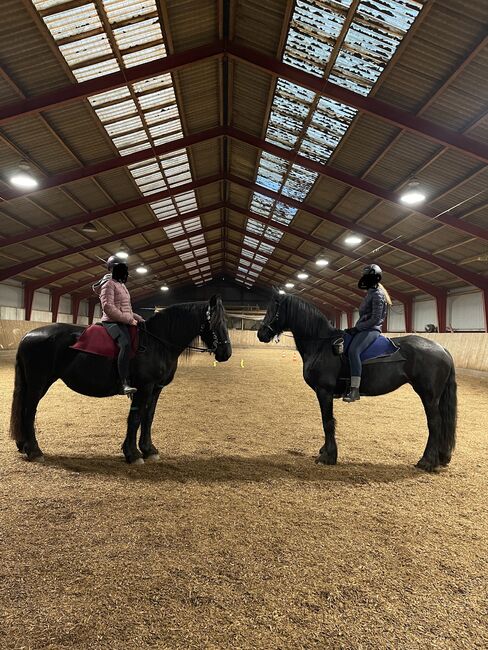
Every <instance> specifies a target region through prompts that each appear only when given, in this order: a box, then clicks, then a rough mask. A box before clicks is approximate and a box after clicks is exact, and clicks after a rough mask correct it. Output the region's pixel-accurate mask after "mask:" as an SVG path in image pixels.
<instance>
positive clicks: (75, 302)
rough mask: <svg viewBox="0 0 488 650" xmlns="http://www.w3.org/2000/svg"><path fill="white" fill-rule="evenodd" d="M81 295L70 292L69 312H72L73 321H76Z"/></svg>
mask: <svg viewBox="0 0 488 650" xmlns="http://www.w3.org/2000/svg"><path fill="white" fill-rule="evenodd" d="M80 302H81V296H80V295H79V294H77V293H72V294H71V313H72V314H73V323H74V324H75V325H76V323H77V322H78V313H79V311H80Z"/></svg>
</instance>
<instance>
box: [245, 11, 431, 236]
mask: <svg viewBox="0 0 488 650" xmlns="http://www.w3.org/2000/svg"><path fill="white" fill-rule="evenodd" d="M351 4H352V1H351V0H296V3H295V8H294V12H293V16H292V19H291V23H290V29H289V33H288V36H287V41H286V44H285V48H284V54H283V61H284V62H285V63H287V64H289V65H292V66H295V67H297V68H300V69H302V70H305V71H306V72H309V73H311V74H313V75H316V76H318V77H322V78H323V77H324V74H325V72H326V69H327V66H328V65H329V59H330V54H331V53H332V51H333V50H334V49H337V47H336V44H337V39H338V37H339V35H340V34H341V32H342V31H343V26H344V24H345V23H344V21H345V19H346V16H347V14H348V10H349V8H350V7H351ZM421 8H422V3H421V2H419V1H417V0H362V1H361V2H360V3H359V5H358V7H357V9H356V11H355V13H354V15H353V20H352V21H351V24H350V25H349V28H348V30H347V32H346V33H345V36H344V40H343V42H342V43H341V44H340V48H339V51H338V53H337V59H336V61H335V62H334V65H333V67H332V70H331V72H330V75H329V81H331V82H333V83H336V84H338V85H340V86H343V87H345V88H349V89H351V90H353V91H354V92H356V93H359V94H362V95H368V94H369V92H370V90H371V89H372V88H373V86H374V84H375V83H376V81H377V80H378V78H379V77H380V75H381V73H382V72H383V70H384V68H385V66H386V65H387V64H388V62H389V61H390V59H391V57H392V56H393V54H394V53H395V51H396V49H397V47H398V45H399V44H400V42H401V40H402V38H403V36H404V35H405V33H406V32H407V31H408V29H410V27H411V25H412V24H413V22H414V20H415V18H416V17H417V15H418V13H419V11H420V10H421ZM312 107H313V112H312ZM356 114H357V111H356V109H354V108H351V107H349V106H346V105H344V104H341V103H339V102H336V101H334V100H331V99H328V98H325V97H318V96H317V95H315V94H314V93H313V92H312V91H310V90H307V89H306V88H303V87H300V86H297V85H296V84H292V83H290V82H287V81H285V80H283V79H278V81H277V84H276V90H275V96H274V98H273V102H272V105H271V111H270V116H269V122H268V128H267V132H266V136H265V137H266V140H267V141H269V142H272V143H274V144H276V145H278V146H281V147H283V148H284V149H288V150H289V149H294V148H298V150H299V153H300V154H301V155H304V156H306V157H307V158H309V159H311V160H317V161H319V162H321V163H326V162H327V161H328V160H329V158H330V157H331V155H332V154H333V153H334V151H335V150H336V148H337V146H338V145H339V143H340V142H341V140H342V138H343V137H344V134H345V133H346V131H347V129H348V127H349V125H350V124H351V122H352V120H353V119H354V117H355V115H356ZM274 158H276V157H274ZM278 160H279V162H275V161H274V160H271V159H270V158H269V157H268V156H267V154H265V153H263V154H262V155H261V159H260V162H259V169H258V172H257V175H256V183H257V184H258V185H262V186H263V187H266V188H268V189H269V190H272V191H273V192H276V193H278V194H282V195H283V196H284V197H285V196H289V197H291V198H293V199H294V200H296V201H303V200H304V199H305V197H306V196H307V195H308V194H309V192H310V190H311V188H312V187H313V185H314V183H315V181H316V179H317V178H318V175H317V174H315V173H313V172H310V171H308V170H305V169H303V167H301V166H299V165H296V164H290V163H289V162H287V161H285V160H284V159H281V160H280V159H279V158H278ZM251 210H252V211H254V212H256V213H258V214H261V215H263V216H265V217H267V218H268V217H270V216H271V220H272V221H274V222H277V223H282V224H288V223H290V222H291V221H292V220H293V218H294V216H295V214H296V212H297V209H296V208H291V207H289V206H286V205H284V204H283V203H281V202H280V201H277V202H276V204H275V201H273V200H271V199H267V198H264V197H263V196H262V195H260V194H259V192H257V193H254V194H253V197H252V200H251ZM250 222H251V220H250V219H248V222H247V230H249V231H251V232H252V231H253V232H255V233H256V234H261V233H262V228H260V227H259V226H256V223H250ZM282 234H283V233H282V232H281V231H279V230H277V229H274V230H273V229H272V227H268V228H266V236H269V237H270V238H271V239H273V240H274V241H279V239H280V238H281V236H282Z"/></svg>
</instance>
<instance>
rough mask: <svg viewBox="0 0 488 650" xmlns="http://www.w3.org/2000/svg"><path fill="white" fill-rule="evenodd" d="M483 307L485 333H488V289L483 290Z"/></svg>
mask: <svg viewBox="0 0 488 650" xmlns="http://www.w3.org/2000/svg"><path fill="white" fill-rule="evenodd" d="M483 306H484V312H485V332H488V289H484V290H483Z"/></svg>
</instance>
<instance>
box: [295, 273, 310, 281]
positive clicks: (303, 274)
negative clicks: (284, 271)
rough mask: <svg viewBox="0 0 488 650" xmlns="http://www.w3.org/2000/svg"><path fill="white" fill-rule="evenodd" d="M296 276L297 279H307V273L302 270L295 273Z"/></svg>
mask: <svg viewBox="0 0 488 650" xmlns="http://www.w3.org/2000/svg"><path fill="white" fill-rule="evenodd" d="M297 278H298V279H299V280H307V279H308V273H305V272H304V271H300V273H297Z"/></svg>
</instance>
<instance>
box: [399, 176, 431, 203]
mask: <svg viewBox="0 0 488 650" xmlns="http://www.w3.org/2000/svg"><path fill="white" fill-rule="evenodd" d="M426 198H427V197H426V194H425V192H424V191H423V189H422V186H421V185H420V183H419V181H418V180H417V179H416V178H413V179H412V180H411V181H410V182H409V183H408V184H407V187H406V188H405V190H404V191H403V192H402V193H401V194H400V201H401V202H402V203H406V204H407V205H416V204H417V203H422V201H425V199H426Z"/></svg>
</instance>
